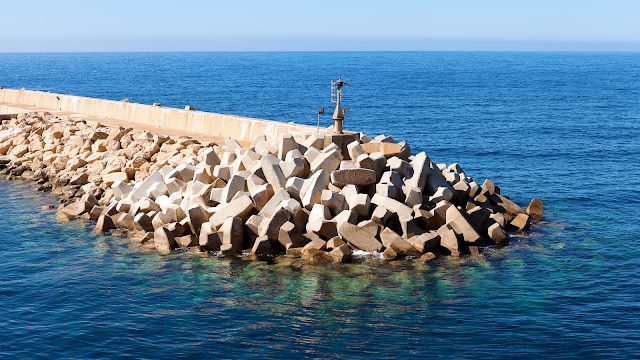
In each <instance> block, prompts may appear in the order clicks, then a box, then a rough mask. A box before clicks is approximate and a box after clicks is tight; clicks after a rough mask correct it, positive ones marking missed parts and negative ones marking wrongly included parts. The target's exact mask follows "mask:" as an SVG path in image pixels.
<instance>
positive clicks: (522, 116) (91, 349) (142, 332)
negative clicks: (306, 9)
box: [0, 52, 640, 360]
mask: <svg viewBox="0 0 640 360" xmlns="http://www.w3.org/2000/svg"><path fill="white" fill-rule="evenodd" d="M339 77H342V80H344V81H346V82H347V83H348V85H346V86H345V87H344V89H343V107H348V108H350V111H349V113H348V114H347V115H346V118H345V123H344V126H345V129H347V130H355V131H362V132H364V133H366V134H367V135H369V136H371V137H373V136H376V135H379V134H385V135H389V136H391V137H393V139H394V140H395V141H400V140H406V141H407V142H408V143H409V144H410V146H411V148H412V152H413V153H414V154H417V153H418V152H422V151H425V152H426V153H427V154H428V155H429V157H430V158H431V159H432V160H433V161H435V162H436V163H446V164H447V165H449V164H452V163H458V164H459V165H460V166H461V167H462V169H463V170H464V171H465V172H466V174H467V176H470V177H472V178H473V179H474V180H475V181H477V182H479V183H482V182H484V180H485V179H492V180H494V181H495V182H496V183H497V185H498V186H499V187H500V189H501V193H502V194H503V195H506V196H508V197H510V198H511V199H512V200H513V201H515V202H516V203H518V204H519V205H520V206H522V207H524V208H526V206H527V205H528V203H529V201H530V200H531V199H532V198H534V197H535V198H539V199H541V200H543V201H544V211H545V213H544V219H543V220H542V221H539V222H534V223H533V225H532V227H531V231H530V232H528V233H521V234H517V233H514V234H511V237H510V239H511V242H510V244H509V245H507V246H501V247H486V248H483V249H482V255H481V256H462V257H460V258H446V257H445V258H438V259H436V260H433V261H430V262H426V263H425V262H419V261H398V262H384V261H381V260H379V259H378V258H376V257H375V256H371V257H370V258H366V259H364V260H362V261H359V262H358V263H356V264H334V265H331V266H317V265H312V264H303V265H300V264H297V265H292V264H290V263H284V264H279V263H276V264H268V263H266V262H256V261H247V260H244V259H234V260H229V259H221V258H217V257H215V256H203V255H198V254H194V253H187V252H180V251H175V252H173V253H171V254H169V255H159V254H158V253H156V252H154V251H151V250H148V249H146V248H143V247H141V246H140V245H137V244H135V243H132V242H131V241H129V240H127V239H126V238H123V237H118V236H109V235H101V234H97V233H95V232H94V231H93V226H92V224H91V223H83V222H71V223H67V224H60V223H58V222H56V220H55V211H54V210H43V209H42V207H43V206H44V205H57V204H59V198H57V197H56V196H53V195H51V194H48V193H41V192H37V191H36V186H35V185H34V184H33V183H30V182H28V181H24V180H14V181H8V180H5V179H4V177H2V178H0V304H2V310H1V314H2V315H1V316H0V358H2V359H35V358H37V359H61V358H66V359H123V358H135V359H161V358H171V359H196V358H270V359H296V358H314V359H316V358H319V359H324V358H339V359H340V358H342V359H347V358H375V359H378V358H380V359H387V358H443V359H548V358H554V359H556V358H558V359H608V360H613V359H625V360H626V359H633V358H636V359H638V358H640V276H639V274H640V216H639V215H640V171H639V170H638V167H639V165H640V53H624V52H612V53H607V52H593V53H589V52H567V53H563V52H327V53H323V52H311V53H251V52H246V53H25V54H11V53H3V54H0V86H2V87H5V88H14V89H20V88H23V87H24V88H26V89H30V90H42V91H51V92H55V93H62V94H73V95H80V96H90V97H95V98H105V99H113V100H122V99H124V98H127V99H129V100H130V101H132V102H140V103H147V104H151V103H156V102H159V103H161V104H162V105H163V106H169V107H176V108H184V107H185V106H186V105H190V106H193V107H194V108H195V109H196V110H203V111H210V112H216V113H224V114H234V115H241V116H247V117H254V118H261V119H270V120H277V121H283V122H290V121H294V122H296V123H302V124H309V125H316V124H317V122H318V115H317V114H318V109H319V108H324V109H325V114H324V115H321V116H320V126H329V125H331V124H332V120H331V114H332V113H333V107H335V104H334V103H332V102H331V80H337V79H338V78H339Z"/></svg>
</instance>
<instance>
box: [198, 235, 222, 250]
mask: <svg viewBox="0 0 640 360" xmlns="http://www.w3.org/2000/svg"><path fill="white" fill-rule="evenodd" d="M221 235H222V234H221V233H220V232H202V233H200V237H199V238H198V244H199V245H200V247H202V248H203V249H205V250H207V251H219V250H220V246H222V238H221Z"/></svg>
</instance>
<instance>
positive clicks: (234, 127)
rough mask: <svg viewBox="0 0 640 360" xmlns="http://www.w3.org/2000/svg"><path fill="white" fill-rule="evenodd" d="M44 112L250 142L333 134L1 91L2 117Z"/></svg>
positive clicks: (310, 128) (269, 123)
mask: <svg viewBox="0 0 640 360" xmlns="http://www.w3.org/2000/svg"><path fill="white" fill-rule="evenodd" d="M43 110H46V111H50V112H52V113H54V112H55V111H64V112H72V113H74V114H80V115H89V116H96V117H102V118H106V119H112V120H119V121H126V122H130V123H137V124H143V125H147V126H155V127H159V128H164V129H173V130H181V131H189V132H194V133H198V134H204V135H209V136H216V137H222V138H230V139H236V140H239V141H249V142H250V141H252V140H253V139H254V138H255V137H256V136H258V135H265V136H266V137H267V139H268V140H269V141H276V140H277V139H278V138H279V137H280V136H281V135H282V134H284V133H290V134H292V135H294V136H295V137H304V136H303V134H312V133H317V132H320V133H330V132H331V130H329V129H326V128H320V129H319V130H318V129H317V128H316V127H315V126H308V125H300V124H293V123H283V122H279V121H272V120H263V119H253V118H247V117H242V116H234V115H225V114H216V113H209V112H203V111H194V110H181V109H174V108H167V107H160V106H152V105H145V104H139V103H131V102H125V101H114V100H104V99H94V98H89V97H82V96H74V95H62V94H54V93H49V92H42V91H34V90H15V89H0V114H20V113H28V112H31V111H43Z"/></svg>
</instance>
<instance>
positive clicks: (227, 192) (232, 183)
mask: <svg viewBox="0 0 640 360" xmlns="http://www.w3.org/2000/svg"><path fill="white" fill-rule="evenodd" d="M245 187H246V181H245V179H244V177H242V176H239V175H233V176H232V177H231V179H229V182H228V183H227V186H225V187H224V188H223V190H222V195H221V201H220V202H221V203H225V204H226V203H228V202H230V201H231V199H233V196H234V195H235V194H236V193H238V192H240V191H244V189H245Z"/></svg>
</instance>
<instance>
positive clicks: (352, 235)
mask: <svg viewBox="0 0 640 360" xmlns="http://www.w3.org/2000/svg"><path fill="white" fill-rule="evenodd" d="M338 233H339V234H340V236H341V237H342V239H343V240H345V241H347V242H348V243H350V244H352V245H353V246H354V247H356V248H357V249H360V250H365V251H370V252H374V251H381V250H382V244H381V243H380V242H379V241H378V240H376V238H375V237H373V236H371V234H369V233H368V232H366V231H364V230H362V229H360V228H359V227H358V226H357V225H353V224H350V223H348V222H343V223H341V224H340V226H338Z"/></svg>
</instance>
